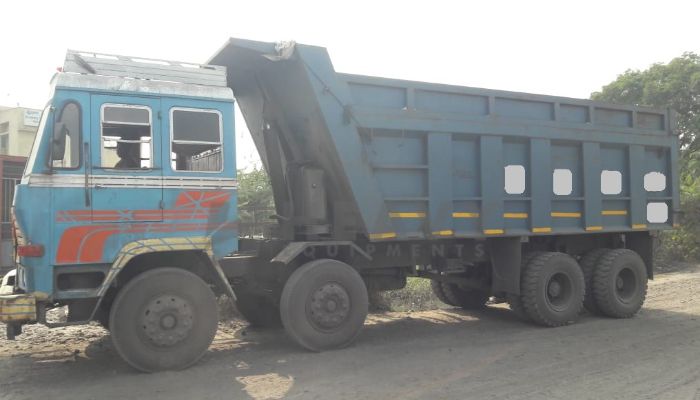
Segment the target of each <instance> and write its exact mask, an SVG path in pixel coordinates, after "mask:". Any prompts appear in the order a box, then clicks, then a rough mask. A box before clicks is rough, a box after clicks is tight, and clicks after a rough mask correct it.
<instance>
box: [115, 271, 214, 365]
mask: <svg viewBox="0 0 700 400" xmlns="http://www.w3.org/2000/svg"><path fill="white" fill-rule="evenodd" d="M164 325H167V327H166V326H164ZM217 325H218V312H217V304H216V298H215V297H214V293H213V292H212V291H211V289H210V288H209V286H208V285H207V284H206V283H205V282H204V281H203V280H202V279H201V278H199V277H198V276H197V275H195V274H193V273H191V272H189V271H185V270H182V269H178V268H157V269H154V270H151V271H147V272H144V273H142V274H140V275H137V276H136V277H134V278H133V279H132V280H131V281H130V282H129V283H128V284H127V285H126V286H124V288H122V289H121V290H120V291H119V293H118V294H117V297H116V298H115V300H114V303H113V304H112V308H111V310H110V316H109V326H110V332H111V333H112V342H113V343H114V347H115V349H116V350H117V353H119V355H120V356H121V357H122V358H123V359H124V360H125V361H126V362H127V363H129V364H130V365H131V366H132V367H134V368H136V369H138V370H140V371H144V372H155V371H162V370H179V369H184V368H187V367H189V366H190V365H192V364H194V363H195V362H197V360H199V359H200V358H201V357H202V355H203V354H204V352H205V351H206V350H207V348H209V345H210V344H211V342H212V340H213V339H214V335H215V334H216V329H217Z"/></svg>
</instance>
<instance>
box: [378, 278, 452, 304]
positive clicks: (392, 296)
mask: <svg viewBox="0 0 700 400" xmlns="http://www.w3.org/2000/svg"><path fill="white" fill-rule="evenodd" d="M441 307H445V305H444V304H442V302H440V300H438V298H437V297H435V295H434V294H433V290H432V289H431V288H430V280H428V279H424V278H408V280H407V282H406V287H405V288H403V289H399V290H389V291H386V292H381V293H371V294H370V309H371V310H372V311H374V312H380V311H423V310H435V309H437V308H441Z"/></svg>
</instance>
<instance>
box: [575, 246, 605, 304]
mask: <svg viewBox="0 0 700 400" xmlns="http://www.w3.org/2000/svg"><path fill="white" fill-rule="evenodd" d="M608 251H609V249H605V248H601V249H594V250H591V251H589V252H588V253H586V254H585V255H584V256H583V257H582V258H581V261H579V265H581V271H583V280H584V282H585V283H586V295H585V297H584V298H583V306H584V307H585V308H586V310H588V312H590V313H591V314H600V310H599V309H598V306H597V305H596V302H595V299H594V296H593V273H594V272H595V268H596V265H597V264H598V261H599V260H600V257H601V256H602V255H603V254H605V253H607V252H608Z"/></svg>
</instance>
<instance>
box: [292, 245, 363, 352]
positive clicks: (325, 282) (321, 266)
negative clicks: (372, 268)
mask: <svg viewBox="0 0 700 400" xmlns="http://www.w3.org/2000/svg"><path fill="white" fill-rule="evenodd" d="M368 303H369V301H368V297H367V288H366V287H365V283H364V281H363V280H362V277H360V274H358V273H357V271H355V270H354V269H353V268H352V267H350V266H349V265H347V264H345V263H342V262H340V261H336V260H329V259H321V260H314V261H310V262H308V263H306V264H304V265H302V266H301V267H299V269H297V270H296V271H294V273H292V275H291V276H290V277H289V280H287V283H286V284H285V285H284V289H283V290H282V298H281V301H280V316H281V317H282V325H284V329H285V331H286V332H287V334H288V335H289V336H290V337H291V338H292V339H293V340H294V341H295V342H297V343H298V344H299V345H301V346H302V347H304V348H306V349H309V350H311V351H321V350H327V349H333V348H339V347H344V346H347V345H348V344H350V343H351V342H352V341H353V339H355V337H356V336H357V335H358V334H359V333H360V330H361V329H362V326H363V325H364V322H365V318H366V317H367V308H368Z"/></svg>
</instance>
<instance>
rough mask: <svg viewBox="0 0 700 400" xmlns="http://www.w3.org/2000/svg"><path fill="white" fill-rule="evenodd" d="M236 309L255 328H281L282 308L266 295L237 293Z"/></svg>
mask: <svg viewBox="0 0 700 400" xmlns="http://www.w3.org/2000/svg"><path fill="white" fill-rule="evenodd" d="M236 297H237V298H236V309H237V310H238V312H239V313H240V314H241V315H242V316H243V318H245V319H246V321H248V323H249V324H250V326H252V327H255V328H271V329H274V328H281V327H282V319H281V318H280V309H279V307H276V306H275V305H274V304H272V302H271V301H270V300H269V299H268V298H267V297H264V296H258V295H254V294H249V293H245V292H241V293H240V294H238V293H236Z"/></svg>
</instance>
